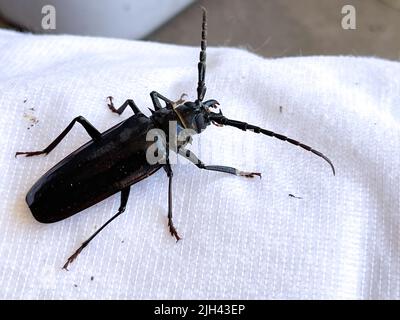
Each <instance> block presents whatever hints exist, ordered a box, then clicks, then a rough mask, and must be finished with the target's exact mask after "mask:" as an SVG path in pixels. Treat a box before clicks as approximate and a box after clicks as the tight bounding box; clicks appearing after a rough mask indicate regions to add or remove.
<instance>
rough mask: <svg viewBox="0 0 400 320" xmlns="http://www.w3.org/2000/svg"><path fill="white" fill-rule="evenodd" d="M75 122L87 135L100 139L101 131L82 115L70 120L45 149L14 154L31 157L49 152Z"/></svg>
mask: <svg viewBox="0 0 400 320" xmlns="http://www.w3.org/2000/svg"><path fill="white" fill-rule="evenodd" d="M76 122H79V123H80V124H81V125H82V126H83V128H85V130H86V132H87V133H88V134H89V136H90V137H91V138H92V139H93V140H100V139H101V133H100V132H99V131H98V130H97V129H96V128H95V127H93V125H92V124H91V123H90V122H89V121H87V120H86V119H85V118H84V117H82V116H78V117H76V118H75V119H74V120H72V121H71V123H70V124H69V125H68V127H66V128H65V130H64V131H63V132H61V134H60V135H59V136H58V137H57V138H56V139H55V140H54V141H53V142H52V143H50V144H49V145H48V146H47V147H46V148H45V149H43V150H41V151H30V152H29V151H28V152H16V153H15V156H18V155H25V156H26V157H32V156H37V155H40V154H46V155H47V154H48V153H50V152H51V151H52V150H53V149H54V148H55V147H56V146H57V145H58V144H59V143H60V142H61V140H62V139H64V137H65V136H66V135H67V134H68V132H70V131H71V129H72V127H73V126H74V124H75V123H76Z"/></svg>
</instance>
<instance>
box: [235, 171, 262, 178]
mask: <svg viewBox="0 0 400 320" xmlns="http://www.w3.org/2000/svg"><path fill="white" fill-rule="evenodd" d="M239 176H242V177H246V178H255V177H256V176H258V177H260V179H261V173H260V172H244V171H239Z"/></svg>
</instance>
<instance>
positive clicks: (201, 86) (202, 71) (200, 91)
mask: <svg viewBox="0 0 400 320" xmlns="http://www.w3.org/2000/svg"><path fill="white" fill-rule="evenodd" d="M201 9H202V10H203V23H202V25H201V50H200V61H199V63H198V64H197V68H198V70H199V82H198V83H197V100H199V101H203V99H204V96H205V94H206V91H207V88H206V86H205V82H204V80H205V76H206V48H207V11H206V9H205V8H204V7H202V8H201Z"/></svg>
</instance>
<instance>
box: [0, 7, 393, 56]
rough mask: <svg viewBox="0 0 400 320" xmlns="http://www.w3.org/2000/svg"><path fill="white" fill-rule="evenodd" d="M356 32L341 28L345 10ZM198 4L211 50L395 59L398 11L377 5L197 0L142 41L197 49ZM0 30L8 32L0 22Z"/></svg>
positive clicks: (267, 54) (277, 54)
mask: <svg viewBox="0 0 400 320" xmlns="http://www.w3.org/2000/svg"><path fill="white" fill-rule="evenodd" d="M346 4H351V5H353V6H354V7H355V8H356V17H357V29H356V30H343V29H342V27H341V20H342V17H343V15H342V13H341V9H342V7H343V6H344V5H346ZM200 5H203V6H205V7H206V8H207V10H208V17H209V18H208V20H209V33H208V40H209V44H210V45H212V46H234V47H244V48H247V49H248V50H250V51H253V52H256V53H258V54H260V55H263V56H266V57H280V56H299V55H320V54H322V55H338V54H342V55H368V56H371V55H372V56H380V57H383V58H388V59H393V60H400V11H399V10H395V9H393V8H391V7H389V6H387V5H385V4H384V3H383V2H382V1H381V0H200V1H197V2H196V3H194V4H193V5H191V6H190V7H189V8H187V9H186V10H185V11H183V12H182V13H180V14H179V15H178V16H176V17H175V18H174V19H172V20H171V21H170V22H168V23H167V24H165V25H164V26H162V27H161V28H160V29H158V30H157V31H155V32H154V33H153V34H151V35H150V36H148V37H147V38H146V39H148V40H151V41H160V42H166V43H176V44H184V45H198V44H199V37H200V36H199V33H200V19H201V11H200ZM0 27H7V25H6V24H5V23H4V22H1V21H0Z"/></svg>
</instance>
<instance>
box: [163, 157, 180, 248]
mask: <svg viewBox="0 0 400 320" xmlns="http://www.w3.org/2000/svg"><path fill="white" fill-rule="evenodd" d="M167 154H168V151H167ZM164 170H165V172H166V173H167V176H168V227H169V232H170V233H171V236H173V237H175V239H176V242H178V241H179V240H181V239H182V238H181V237H180V236H179V235H178V232H177V231H176V229H175V226H174V223H173V222H172V176H173V172H172V169H171V164H170V163H169V159H168V156H167V164H166V165H165V166H164Z"/></svg>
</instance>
